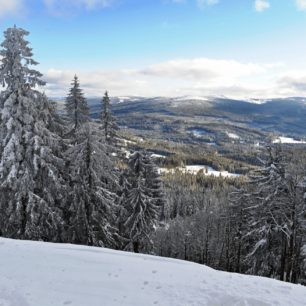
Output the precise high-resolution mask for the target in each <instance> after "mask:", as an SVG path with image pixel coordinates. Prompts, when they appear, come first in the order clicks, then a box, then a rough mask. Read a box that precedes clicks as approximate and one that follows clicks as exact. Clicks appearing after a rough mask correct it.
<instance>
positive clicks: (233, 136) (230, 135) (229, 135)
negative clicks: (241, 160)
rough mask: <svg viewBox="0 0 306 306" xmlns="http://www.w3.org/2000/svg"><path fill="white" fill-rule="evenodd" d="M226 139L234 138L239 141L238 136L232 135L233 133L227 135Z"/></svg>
mask: <svg viewBox="0 0 306 306" xmlns="http://www.w3.org/2000/svg"><path fill="white" fill-rule="evenodd" d="M227 135H228V137H230V138H236V139H239V138H240V136H238V135H236V134H233V133H227Z"/></svg>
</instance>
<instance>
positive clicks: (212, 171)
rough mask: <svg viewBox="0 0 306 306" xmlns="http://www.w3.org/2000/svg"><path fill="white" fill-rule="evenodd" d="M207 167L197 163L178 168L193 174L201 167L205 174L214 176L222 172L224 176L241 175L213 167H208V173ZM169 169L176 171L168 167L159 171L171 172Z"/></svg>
mask: <svg viewBox="0 0 306 306" xmlns="http://www.w3.org/2000/svg"><path fill="white" fill-rule="evenodd" d="M205 167H206V166H203V165H195V166H186V167H185V168H178V169H179V170H180V171H182V172H190V173H193V174H197V173H198V171H200V170H201V169H204V173H205V175H211V174H213V175H214V176H219V175H220V173H221V176H224V177H230V176H232V177H238V176H240V174H235V173H229V172H228V171H222V172H220V171H217V170H215V169H213V168H212V167H208V173H206V171H205ZM169 171H172V172H174V171H175V169H172V170H167V169H166V168H159V173H163V172H169Z"/></svg>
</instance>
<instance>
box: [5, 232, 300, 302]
mask: <svg viewBox="0 0 306 306" xmlns="http://www.w3.org/2000/svg"><path fill="white" fill-rule="evenodd" d="M0 252H1V263H0V271H1V273H0V305H2V306H47V305H56V306H60V305H70V306H102V305H103V306H104V305H105V306H147V305H152V306H154V305H160V306H206V305H207V306H221V305H224V306H233V305H234V306H251V305H252V306H268V305H278V306H282V305H283V306H289V305H294V306H299V305H305V301H306V288H305V287H303V286H300V285H292V284H288V283H284V282H280V281H276V280H272V279H268V278H263V277H257V276H248V275H240V274H235V273H226V272H220V271H216V270H213V269H211V268H208V267H206V266H203V265H198V264H195V263H190V262H187V261H181V260H176V259H169V258H162V257H153V256H148V255H136V254H133V253H125V252H120V251H114V250H109V249H102V248H96V247H85V246H80V245H69V244H55V243H45V242H33V241H22V240H11V239H4V238H0Z"/></svg>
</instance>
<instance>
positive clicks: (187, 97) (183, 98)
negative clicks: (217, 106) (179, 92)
mask: <svg viewBox="0 0 306 306" xmlns="http://www.w3.org/2000/svg"><path fill="white" fill-rule="evenodd" d="M175 100H176V101H180V100H201V101H207V100H208V99H207V98H204V97H198V96H184V97H180V98H176V99H175Z"/></svg>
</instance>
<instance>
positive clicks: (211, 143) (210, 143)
mask: <svg viewBox="0 0 306 306" xmlns="http://www.w3.org/2000/svg"><path fill="white" fill-rule="evenodd" d="M207 144H208V145H210V146H217V144H216V143H215V142H208V143H207Z"/></svg>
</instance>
